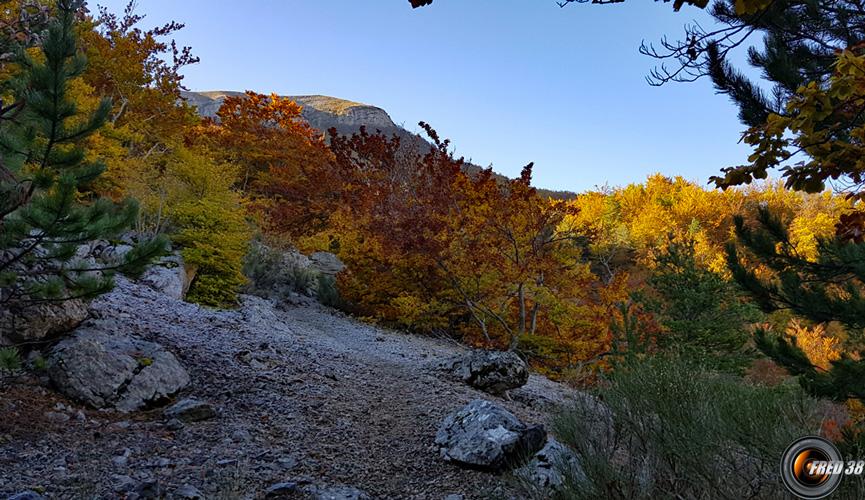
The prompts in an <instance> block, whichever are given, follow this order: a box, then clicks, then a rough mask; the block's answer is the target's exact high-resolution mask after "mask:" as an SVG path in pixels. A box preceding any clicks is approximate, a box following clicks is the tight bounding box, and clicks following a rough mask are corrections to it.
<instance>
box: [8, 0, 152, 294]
mask: <svg viewBox="0 0 865 500" xmlns="http://www.w3.org/2000/svg"><path fill="white" fill-rule="evenodd" d="M80 8H81V2H78V1H73V0H60V1H59V2H58V3H57V5H56V17H55V18H53V19H51V20H50V22H49V25H48V30H47V33H46V35H45V38H44V40H43V41H42V44H41V47H40V53H39V54H38V55H36V56H31V55H29V54H28V52H26V51H18V52H17V54H18V57H19V59H18V61H17V64H18V65H19V67H20V68H22V71H21V72H20V73H19V74H18V75H17V76H16V77H15V78H16V81H15V82H14V83H13V84H11V85H10V87H11V88H14V89H16V92H15V94H14V99H13V101H12V103H10V104H8V105H6V106H4V107H3V109H2V110H0V194H2V196H0V302H2V303H3V306H4V307H12V304H19V305H20V304H21V303H24V304H26V303H33V302H50V301H60V300H66V299H69V298H79V297H93V296H95V295H98V294H100V293H103V292H105V291H107V290H109V289H110V288H111V286H112V283H113V282H112V279H111V278H112V272H113V271H116V270H122V271H125V272H131V273H135V272H140V271H141V269H142V268H143V266H144V265H146V264H147V263H148V262H149V260H150V259H151V258H152V257H154V256H156V255H158V254H160V253H161V252H162V251H163V248H164V243H165V242H164V240H162V239H159V238H156V239H153V240H151V241H149V242H146V243H143V244H141V245H139V246H138V247H136V248H135V249H133V250H132V251H130V252H129V253H128V254H127V255H126V256H125V257H124V258H123V259H122V260H121V261H120V262H116V263H114V264H105V265H100V264H94V263H87V262H86V261H84V260H82V259H81V258H80V256H77V255H76V252H77V250H78V247H79V246H80V245H81V244H83V243H86V242H88V241H91V240H95V239H105V238H113V237H116V236H118V235H119V233H121V232H122V231H124V230H126V229H127V228H128V227H129V226H130V224H131V223H132V222H133V221H134V219H135V217H136V212H137V205H136V204H135V203H134V202H132V201H131V200H127V201H126V202H124V203H123V204H121V205H115V204H114V203H112V202H110V201H109V200H107V199H104V198H98V197H92V196H88V195H87V193H86V188H87V186H88V184H89V183H91V182H92V181H93V180H94V179H96V178H98V177H99V175H100V174H101V173H102V172H103V170H104V166H103V165H101V164H99V163H97V162H90V161H87V160H86V159H85V156H86V154H85V150H84V149H83V148H82V143H83V142H84V141H85V140H86V138H87V137H88V136H89V135H91V134H93V133H94V132H95V131H97V130H98V129H99V128H100V127H101V126H102V125H103V123H104V122H105V120H106V118H107V116H108V114H109V112H110V107H111V105H110V101H108V100H103V101H102V103H101V104H100V105H99V106H98V108H97V109H96V110H95V111H94V112H92V113H82V112H81V111H79V110H78V105H77V102H76V101H75V100H74V99H72V98H71V97H70V95H69V85H70V81H72V80H73V79H74V78H76V77H78V76H79V75H80V74H81V73H82V71H84V69H85V67H86V59H85V57H84V56H83V54H81V52H80V51H79V48H78V45H77V39H76V36H75V17H76V13H77V11H78V10H79V9H80ZM7 83H8V82H7Z"/></svg>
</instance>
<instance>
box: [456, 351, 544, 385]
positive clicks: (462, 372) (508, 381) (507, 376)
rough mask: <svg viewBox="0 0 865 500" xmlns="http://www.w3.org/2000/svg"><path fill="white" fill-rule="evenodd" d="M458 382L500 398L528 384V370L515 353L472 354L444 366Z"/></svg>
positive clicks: (490, 352)
mask: <svg viewBox="0 0 865 500" xmlns="http://www.w3.org/2000/svg"><path fill="white" fill-rule="evenodd" d="M444 367H445V368H447V369H449V370H451V371H452V372H453V373H454V375H456V376H457V377H459V379H460V380H462V381H463V382H465V383H467V384H469V385H470V386H472V387H475V388H477V389H480V390H482V391H485V392H488V393H490V394H495V395H501V394H503V393H504V392H505V391H508V390H510V389H516V388H518V387H522V386H523V385H525V384H526V382H528V380H529V367H528V365H527V364H526V362H525V361H523V360H522V358H520V357H519V356H518V355H517V354H516V353H513V352H500V351H472V352H471V353H469V354H466V355H465V356H461V357H458V358H455V359H452V360H450V361H448V362H446V363H445V365H444Z"/></svg>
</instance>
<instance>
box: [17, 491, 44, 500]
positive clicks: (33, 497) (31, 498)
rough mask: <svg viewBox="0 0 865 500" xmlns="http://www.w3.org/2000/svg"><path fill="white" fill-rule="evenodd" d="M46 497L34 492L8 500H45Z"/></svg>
mask: <svg viewBox="0 0 865 500" xmlns="http://www.w3.org/2000/svg"><path fill="white" fill-rule="evenodd" d="M44 498H45V497H43V496H42V495H40V494H39V493H36V492H35V491H33V490H27V491H22V492H21V493H16V494H14V495H12V496H11V497H9V498H8V500H43V499H44Z"/></svg>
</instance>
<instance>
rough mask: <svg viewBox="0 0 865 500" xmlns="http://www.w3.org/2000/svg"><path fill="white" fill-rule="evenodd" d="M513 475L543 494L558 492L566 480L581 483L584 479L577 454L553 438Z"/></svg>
mask: <svg viewBox="0 0 865 500" xmlns="http://www.w3.org/2000/svg"><path fill="white" fill-rule="evenodd" d="M514 473H515V474H516V475H517V477H519V478H521V479H523V480H524V481H526V482H527V483H528V484H529V485H530V486H531V487H533V488H534V489H537V490H539V492H544V493H549V492H551V491H558V490H560V489H561V488H562V486H564V484H565V482H566V480H567V479H571V480H575V481H581V480H585V477H586V476H585V473H584V472H583V468H582V466H581V465H580V460H579V458H578V457H577V454H576V453H574V451H573V450H571V449H570V448H568V447H567V446H565V445H563V444H562V443H560V442H558V441H556V440H555V439H553V438H549V439H548V440H547V444H546V445H544V447H543V448H541V450H540V451H538V452H537V453H535V454H534V456H533V457H532V458H531V460H529V461H528V462H527V463H526V464H525V465H523V466H522V467H520V468H518V469H516V470H515V471H514Z"/></svg>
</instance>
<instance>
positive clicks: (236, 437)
mask: <svg viewBox="0 0 865 500" xmlns="http://www.w3.org/2000/svg"><path fill="white" fill-rule="evenodd" d="M231 439H232V441H236V442H244V441H249V440H251V439H252V435H251V434H249V431H247V430H246V429H238V430H236V431H234V432H233V433H231Z"/></svg>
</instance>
